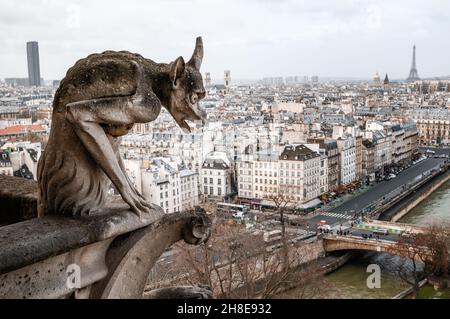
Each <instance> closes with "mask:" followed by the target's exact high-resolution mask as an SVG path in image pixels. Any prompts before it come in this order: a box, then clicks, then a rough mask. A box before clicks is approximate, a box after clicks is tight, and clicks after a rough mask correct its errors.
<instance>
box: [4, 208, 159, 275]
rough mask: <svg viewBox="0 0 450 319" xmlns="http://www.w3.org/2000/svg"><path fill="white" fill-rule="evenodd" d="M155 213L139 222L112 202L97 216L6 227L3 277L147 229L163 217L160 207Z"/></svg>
mask: <svg viewBox="0 0 450 319" xmlns="http://www.w3.org/2000/svg"><path fill="white" fill-rule="evenodd" d="M153 210H154V212H153V214H151V215H148V218H147V219H145V218H144V219H140V218H139V217H138V216H136V215H135V214H133V212H131V211H130V210H129V209H128V207H127V205H125V204H123V203H122V204H117V203H114V202H113V203H112V204H110V205H107V206H105V207H104V208H103V209H102V210H101V211H100V210H99V211H97V215H94V216H89V217H80V218H64V217H62V216H45V217H41V218H35V219H31V220H28V221H24V222H20V223H16V224H12V225H8V226H3V227H1V228H0V247H1V249H0V274H2V273H5V272H8V271H10V270H13V269H17V268H20V267H23V266H25V265H28V264H31V263H35V262H37V261H40V260H43V259H46V258H49V257H51V256H56V255H58V254H61V253H63V252H66V251H69V250H71V249H75V248H78V247H81V246H85V245H88V244H91V243H93V242H98V241H102V240H105V239H108V238H111V237H115V236H118V235H121V234H124V233H127V232H131V231H133V230H136V229H139V228H142V227H145V226H147V225H149V224H151V223H153V222H155V221H156V220H157V217H162V216H163V215H164V212H163V211H162V209H161V208H159V207H157V206H154V208H153ZM150 217H152V218H150Z"/></svg>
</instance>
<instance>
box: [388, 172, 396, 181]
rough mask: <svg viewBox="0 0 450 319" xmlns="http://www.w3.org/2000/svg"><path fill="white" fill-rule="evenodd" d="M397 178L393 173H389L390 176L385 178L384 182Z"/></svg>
mask: <svg viewBox="0 0 450 319" xmlns="http://www.w3.org/2000/svg"><path fill="white" fill-rule="evenodd" d="M396 177H397V175H395V174H394V173H391V174H389V176H387V177H386V180H388V181H389V180H391V179H393V178H396Z"/></svg>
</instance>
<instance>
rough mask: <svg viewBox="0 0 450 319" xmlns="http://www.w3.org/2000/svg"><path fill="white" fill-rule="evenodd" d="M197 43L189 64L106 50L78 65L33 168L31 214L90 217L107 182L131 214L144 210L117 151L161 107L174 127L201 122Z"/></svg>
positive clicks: (61, 91) (147, 209) (63, 87)
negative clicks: (35, 191)
mask: <svg viewBox="0 0 450 319" xmlns="http://www.w3.org/2000/svg"><path fill="white" fill-rule="evenodd" d="M202 58H203V43H202V40H201V38H200V37H199V38H197V42H196V47H195V50H194V53H193V55H192V58H191V59H190V60H189V62H187V63H185V62H184V60H183V58H182V57H178V58H177V59H176V60H175V61H174V62H172V63H169V64H165V63H155V62H154V61H152V60H150V59H146V58H144V57H142V56H141V55H139V54H134V53H130V52H126V51H120V52H114V51H106V52H103V53H100V54H92V55H90V56H88V57H87V58H85V59H81V60H79V61H78V62H77V63H76V64H75V65H74V66H73V67H72V68H70V69H69V70H68V72H67V74H66V76H65V78H64V79H63V80H62V81H61V84H60V86H59V88H58V90H57V92H56V94H55V98H54V103H53V115H52V127H51V131H50V136H49V141H48V144H47V146H46V149H45V150H44V152H43V154H42V156H41V158H40V160H39V163H38V174H37V179H38V183H39V203H38V213H39V215H40V216H43V215H50V214H52V215H75V216H84V215H89V214H91V212H92V211H93V210H96V209H98V208H102V207H103V206H104V205H105V204H106V203H107V202H108V194H107V192H108V189H109V186H110V183H111V182H112V183H113V184H114V185H115V188H116V189H117V191H118V192H119V193H120V195H121V197H122V199H123V200H124V201H125V202H126V203H127V204H128V205H129V206H130V208H131V210H132V211H133V212H134V213H136V214H137V215H144V214H151V213H152V212H153V210H152V207H151V205H150V204H149V203H148V202H147V201H146V200H145V199H144V197H143V196H142V195H141V194H139V192H138V191H137V190H136V188H135V187H134V185H133V183H132V182H131V181H130V179H129V178H128V176H127V174H126V170H125V167H124V165H123V162H122V158H121V156H120V154H119V149H118V145H119V143H120V136H122V135H125V134H127V133H128V131H129V130H130V129H131V128H132V127H133V125H134V124H135V123H146V122H150V121H153V120H155V119H156V117H157V116H158V115H159V112H160V110H161V106H164V107H165V108H166V109H167V110H168V111H169V113H170V114H171V115H172V116H173V118H174V119H175V121H176V122H177V124H178V125H179V126H180V127H181V128H183V129H186V130H190V127H189V125H188V124H187V123H186V121H187V120H188V121H202V122H204V121H205V119H206V113H205V112H204V111H203V110H202V109H201V108H200V107H199V104H198V101H199V100H200V99H202V98H203V97H204V96H205V89H204V87H203V80H202V76H201V73H200V71H199V69H200V65H201V61H202Z"/></svg>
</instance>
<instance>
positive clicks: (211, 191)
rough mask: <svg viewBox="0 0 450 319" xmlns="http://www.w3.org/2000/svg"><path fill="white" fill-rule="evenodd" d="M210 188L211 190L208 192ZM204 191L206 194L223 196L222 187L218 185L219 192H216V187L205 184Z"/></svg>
mask: <svg viewBox="0 0 450 319" xmlns="http://www.w3.org/2000/svg"><path fill="white" fill-rule="evenodd" d="M208 190H209V192H208ZM203 193H204V194H205V195H217V196H222V188H220V187H218V188H217V193H214V187H209V188H208V186H204V187H203Z"/></svg>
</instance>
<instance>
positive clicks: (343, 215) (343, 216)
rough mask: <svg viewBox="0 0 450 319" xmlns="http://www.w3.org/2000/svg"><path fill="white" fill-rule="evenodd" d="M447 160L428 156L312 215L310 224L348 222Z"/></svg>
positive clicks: (313, 225) (312, 226) (313, 226)
mask: <svg viewBox="0 0 450 319" xmlns="http://www.w3.org/2000/svg"><path fill="white" fill-rule="evenodd" d="M445 161H446V159H445V158H427V159H425V160H423V161H422V162H419V163H417V164H416V165H413V166H411V167H409V168H407V169H405V170H404V171H403V172H401V173H399V174H398V175H397V177H395V178H393V179H391V180H389V181H382V182H381V183H377V184H375V185H374V186H373V187H371V188H370V189H369V190H367V191H365V192H364V193H361V194H359V195H356V196H354V197H352V198H351V199H349V200H347V201H346V202H344V203H343V204H341V205H339V206H337V207H335V208H333V209H331V210H329V211H325V212H322V213H320V214H319V215H316V216H314V217H312V218H311V219H309V220H308V224H309V225H310V227H311V228H315V227H316V225H317V222H318V221H320V220H326V222H327V224H330V225H332V224H336V223H343V222H346V221H348V220H350V219H351V218H352V217H353V216H354V214H355V212H360V211H361V210H363V209H364V208H365V207H367V206H369V205H370V204H372V203H375V202H377V201H379V200H382V199H383V198H386V196H387V195H388V194H389V193H391V192H393V191H395V190H396V189H398V188H399V187H402V186H403V185H407V184H408V183H411V182H413V181H414V180H415V179H416V178H419V176H422V174H423V173H425V172H427V171H429V170H431V169H433V168H439V167H440V166H441V165H443V164H444V163H445Z"/></svg>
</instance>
